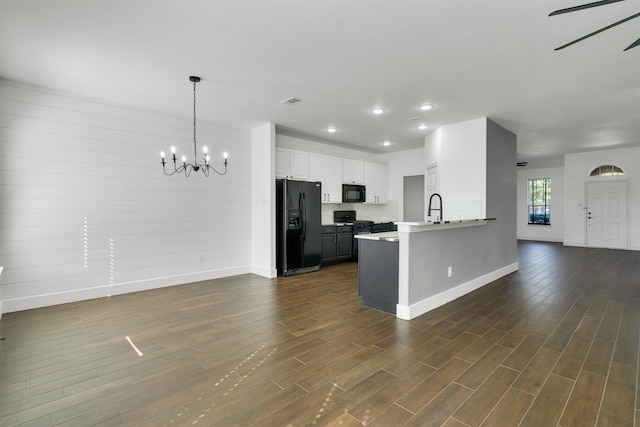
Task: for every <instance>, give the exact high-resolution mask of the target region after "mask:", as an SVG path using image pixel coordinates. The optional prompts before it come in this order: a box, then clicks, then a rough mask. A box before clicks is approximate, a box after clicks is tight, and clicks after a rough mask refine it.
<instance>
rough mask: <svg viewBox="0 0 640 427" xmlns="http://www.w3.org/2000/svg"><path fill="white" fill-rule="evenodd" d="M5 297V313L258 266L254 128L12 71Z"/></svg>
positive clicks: (6, 95) (7, 113) (4, 104)
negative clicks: (172, 165)
mask: <svg viewBox="0 0 640 427" xmlns="http://www.w3.org/2000/svg"><path fill="white" fill-rule="evenodd" d="M0 101H1V103H0V128H1V129H2V133H1V134H0V202H1V204H0V265H3V266H4V271H3V274H2V276H0V294H1V295H2V299H3V301H2V307H3V310H4V311H5V312H11V311H17V310H24V309H29V308H35V307H41V306H47V305H53V304H59V303H64V302H70V301H77V300H82V299H88V298H96V297H103V296H107V295H114V294H119V293H126V292H133V291H138V290H143V289H149V288H156V287H161V286H169V285H174V284H181V283H187V282H192V281H197V280H204V279H211V278H216V277H223V276H230V275H235V274H240V273H247V272H249V271H250V265H251V236H250V233H251V230H250V228H251V227H250V223H251V201H250V198H249V197H248V195H249V194H250V192H251V135H250V132H249V131H246V130H238V129H232V128H228V127H223V126H218V125H214V124H211V123H206V122H205V121H201V120H199V121H198V141H199V147H202V146H203V145H207V146H208V148H209V152H210V155H211V158H212V160H211V163H212V165H214V166H216V167H218V166H220V165H221V164H222V159H221V153H222V152H223V151H228V152H229V173H228V174H227V175H225V176H218V175H216V174H212V175H211V176H210V177H209V178H205V177H204V176H203V175H202V174H201V173H200V174H194V175H192V176H191V177H190V178H185V177H184V175H175V176H171V177H168V176H165V175H164V174H163V172H162V169H161V165H160V151H161V150H164V151H165V152H167V153H169V147H170V146H171V145H175V146H176V147H177V150H178V152H179V153H184V154H185V155H187V157H188V158H189V159H190V160H191V158H192V156H193V153H192V149H193V118H192V117H191V116H189V111H185V114H186V115H185V116H175V115H170V114H163V113H161V112H153V111H146V110H141V109H139V108H135V107H129V106H122V105H114V104H111V103H107V102H101V101H97V100H91V99H85V98H82V97H80V96H74V95H69V94H61V93H56V92H53V91H48V90H46V89H41V88H33V87H29V86H25V85H22V84H19V83H16V82H11V81H7V80H0Z"/></svg>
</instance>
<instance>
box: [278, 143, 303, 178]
mask: <svg viewBox="0 0 640 427" xmlns="http://www.w3.org/2000/svg"><path fill="white" fill-rule="evenodd" d="M276 178H289V179H299V180H303V181H306V180H308V179H309V153H305V152H304V151H296V150H288V149H285V148H276Z"/></svg>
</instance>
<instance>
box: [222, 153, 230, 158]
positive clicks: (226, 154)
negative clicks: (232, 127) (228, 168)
mask: <svg viewBox="0 0 640 427" xmlns="http://www.w3.org/2000/svg"><path fill="white" fill-rule="evenodd" d="M222 157H224V159H225V160H227V159H228V158H229V153H227V152H226V151H225V152H224V153H222Z"/></svg>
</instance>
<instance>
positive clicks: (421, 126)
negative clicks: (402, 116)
mask: <svg viewBox="0 0 640 427" xmlns="http://www.w3.org/2000/svg"><path fill="white" fill-rule="evenodd" d="M427 127H428V126H427V125H425V124H424V123H421V124H419V125H418V129H420V130H425V129H426V128H427Z"/></svg>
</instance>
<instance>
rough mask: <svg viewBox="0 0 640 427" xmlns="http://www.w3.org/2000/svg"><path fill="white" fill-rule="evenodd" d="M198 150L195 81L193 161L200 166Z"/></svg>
mask: <svg viewBox="0 0 640 427" xmlns="http://www.w3.org/2000/svg"><path fill="white" fill-rule="evenodd" d="M197 159H198V149H197V148H196V81H195V80H194V81H193V161H194V162H195V165H196V166H197V165H198V160H197Z"/></svg>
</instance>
